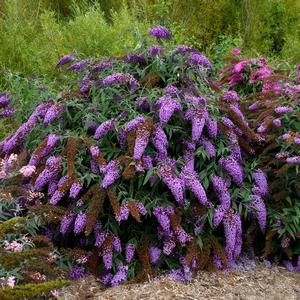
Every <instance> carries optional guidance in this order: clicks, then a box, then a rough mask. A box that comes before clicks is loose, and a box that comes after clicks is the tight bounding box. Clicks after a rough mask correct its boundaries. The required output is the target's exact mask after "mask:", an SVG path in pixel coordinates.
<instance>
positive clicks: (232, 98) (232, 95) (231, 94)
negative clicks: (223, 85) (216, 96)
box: [222, 91, 240, 103]
mask: <svg viewBox="0 0 300 300" xmlns="http://www.w3.org/2000/svg"><path fill="white" fill-rule="evenodd" d="M222 99H223V101H225V102H227V103H238V102H239V101H240V97H239V95H238V94H237V92H236V91H227V92H226V94H225V95H223V96H222Z"/></svg>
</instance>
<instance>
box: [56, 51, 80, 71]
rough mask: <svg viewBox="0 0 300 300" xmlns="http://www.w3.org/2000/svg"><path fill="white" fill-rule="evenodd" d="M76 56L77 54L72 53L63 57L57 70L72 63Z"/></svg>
mask: <svg viewBox="0 0 300 300" xmlns="http://www.w3.org/2000/svg"><path fill="white" fill-rule="evenodd" d="M76 56H77V55H76V54H75V53H71V54H67V55H65V56H63V57H62V58H61V59H60V61H59V62H58V63H57V65H56V68H59V67H61V66H63V65H66V64H68V63H70V62H72V61H73V60H74V59H75V58H76Z"/></svg>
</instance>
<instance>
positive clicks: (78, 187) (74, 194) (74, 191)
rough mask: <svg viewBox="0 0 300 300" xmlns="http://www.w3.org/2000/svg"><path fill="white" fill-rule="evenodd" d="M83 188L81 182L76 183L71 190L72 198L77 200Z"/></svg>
mask: <svg viewBox="0 0 300 300" xmlns="http://www.w3.org/2000/svg"><path fill="white" fill-rule="evenodd" d="M82 188H83V186H82V184H81V183H80V182H74V183H73V184H72V185H71V188H70V198H73V199H75V198H76V197H77V196H78V194H79V193H80V191H81V190H82Z"/></svg>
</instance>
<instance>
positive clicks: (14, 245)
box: [4, 241, 23, 252]
mask: <svg viewBox="0 0 300 300" xmlns="http://www.w3.org/2000/svg"><path fill="white" fill-rule="evenodd" d="M4 249H5V250H7V251H9V250H10V251H13V252H20V251H22V249H23V245H22V244H21V243H18V242H16V241H13V242H11V243H10V242H8V241H4Z"/></svg>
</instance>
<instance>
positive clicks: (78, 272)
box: [69, 266, 87, 280]
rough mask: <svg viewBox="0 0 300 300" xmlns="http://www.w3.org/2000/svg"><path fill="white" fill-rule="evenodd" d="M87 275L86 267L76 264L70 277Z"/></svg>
mask: <svg viewBox="0 0 300 300" xmlns="http://www.w3.org/2000/svg"><path fill="white" fill-rule="evenodd" d="M85 276H87V273H86V271H85V269H84V267H79V266H74V267H72V269H71V270H70V272H69V278H70V279H71V280H78V279H80V278H82V277H85Z"/></svg>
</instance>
